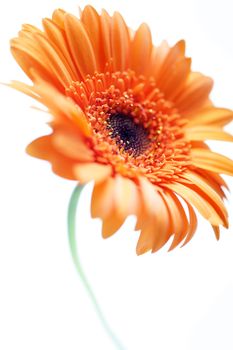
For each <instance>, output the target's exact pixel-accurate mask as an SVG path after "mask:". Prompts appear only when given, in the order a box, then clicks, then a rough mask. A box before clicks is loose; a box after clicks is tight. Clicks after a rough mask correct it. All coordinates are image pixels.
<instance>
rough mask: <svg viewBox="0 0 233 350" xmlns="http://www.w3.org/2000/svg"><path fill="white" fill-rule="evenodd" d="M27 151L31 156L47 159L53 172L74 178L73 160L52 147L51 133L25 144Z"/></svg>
mask: <svg viewBox="0 0 233 350" xmlns="http://www.w3.org/2000/svg"><path fill="white" fill-rule="evenodd" d="M26 151H27V153H28V154H30V155H31V156H33V157H36V158H40V159H43V160H47V161H49V162H50V163H51V165H52V170H53V171H54V173H55V174H57V175H59V176H61V177H64V178H67V179H70V180H74V179H75V176H74V173H73V166H74V162H73V161H71V160H69V159H67V157H64V156H62V155H61V154H59V153H58V152H57V151H56V150H55V149H54V147H53V144H52V138H51V135H46V136H42V137H40V138H38V139H36V140H34V141H33V142H32V143H31V144H29V145H28V146H27V149H26Z"/></svg>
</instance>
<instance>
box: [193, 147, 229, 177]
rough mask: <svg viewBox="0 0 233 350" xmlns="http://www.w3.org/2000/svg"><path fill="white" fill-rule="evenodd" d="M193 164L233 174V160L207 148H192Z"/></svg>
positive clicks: (217, 171)
mask: <svg viewBox="0 0 233 350" xmlns="http://www.w3.org/2000/svg"><path fill="white" fill-rule="evenodd" d="M191 156H192V164H193V165H194V166H196V167H198V168H201V169H206V170H210V171H213V172H216V173H221V174H226V175H231V176H232V175H233V161H232V160H231V159H229V158H227V157H225V156H223V155H221V154H218V153H215V152H212V151H210V150H207V149H202V148H194V149H191Z"/></svg>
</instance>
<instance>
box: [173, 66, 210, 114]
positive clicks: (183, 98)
mask: <svg viewBox="0 0 233 350" xmlns="http://www.w3.org/2000/svg"><path fill="white" fill-rule="evenodd" d="M212 87H213V81H212V79H211V78H208V77H205V76H204V75H202V74H199V73H194V72H192V73H191V74H190V76H189V78H188V80H187V83H186V84H185V86H184V88H183V89H182V92H181V93H180V94H179V95H178V96H176V97H175V98H174V99H173V101H174V102H175V105H176V107H177V108H178V110H179V112H180V113H183V114H185V113H189V112H190V111H193V110H197V109H200V108H201V107H203V106H204V105H205V104H206V103H207V102H208V97H209V94H210V91H211V90H212Z"/></svg>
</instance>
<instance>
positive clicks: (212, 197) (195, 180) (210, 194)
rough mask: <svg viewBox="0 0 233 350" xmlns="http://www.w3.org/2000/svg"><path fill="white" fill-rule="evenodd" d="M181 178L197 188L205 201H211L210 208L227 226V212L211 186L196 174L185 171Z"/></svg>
mask: <svg viewBox="0 0 233 350" xmlns="http://www.w3.org/2000/svg"><path fill="white" fill-rule="evenodd" d="M183 177H184V178H185V179H188V180H189V181H190V183H191V184H193V185H195V186H197V188H198V189H200V190H201V192H200V193H201V195H202V196H204V197H206V196H207V200H208V201H211V203H212V206H213V207H215V209H216V211H217V212H218V213H219V215H220V216H221V218H222V220H223V221H224V225H225V226H228V220H227V216H228V215H227V210H226V208H225V206H224V203H223V201H222V199H221V197H220V196H219V195H218V193H216V192H215V191H214V190H213V189H212V187H211V186H209V185H208V183H207V182H206V181H205V180H204V179H203V178H202V177H201V176H200V175H198V174H197V173H195V172H192V171H186V172H185V173H184V174H183Z"/></svg>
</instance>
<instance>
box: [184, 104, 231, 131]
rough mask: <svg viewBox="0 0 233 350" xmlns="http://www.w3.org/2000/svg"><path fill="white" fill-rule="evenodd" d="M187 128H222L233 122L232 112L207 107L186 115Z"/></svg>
mask: <svg viewBox="0 0 233 350" xmlns="http://www.w3.org/2000/svg"><path fill="white" fill-rule="evenodd" d="M186 118H188V119H189V121H188V127H190V126H195V125H211V126H216V127H222V126H224V125H226V124H228V123H230V122H231V121H232V120H233V111H231V110H230V109H225V108H216V107H209V108H205V109H203V110H201V111H198V112H196V113H194V114H189V115H186Z"/></svg>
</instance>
